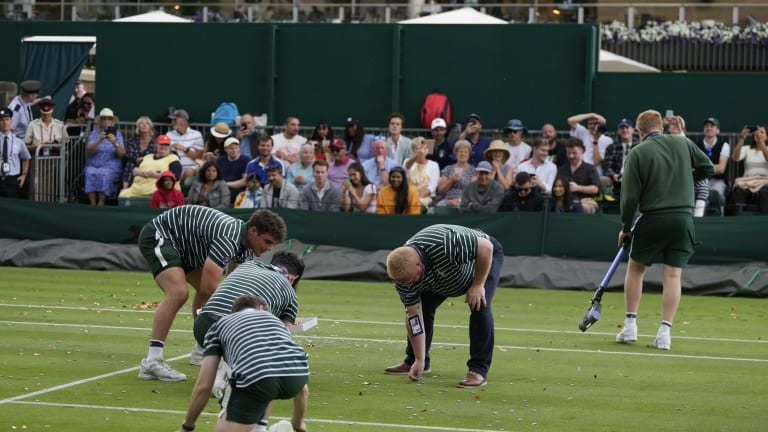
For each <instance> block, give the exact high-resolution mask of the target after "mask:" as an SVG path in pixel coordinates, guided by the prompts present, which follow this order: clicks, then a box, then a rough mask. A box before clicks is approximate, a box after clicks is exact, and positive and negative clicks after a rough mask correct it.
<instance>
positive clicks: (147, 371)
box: [139, 359, 187, 381]
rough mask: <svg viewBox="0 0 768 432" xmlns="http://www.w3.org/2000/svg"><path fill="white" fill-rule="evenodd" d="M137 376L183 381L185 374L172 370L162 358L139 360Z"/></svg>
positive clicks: (185, 377)
mask: <svg viewBox="0 0 768 432" xmlns="http://www.w3.org/2000/svg"><path fill="white" fill-rule="evenodd" d="M139 378H141V379H156V380H160V381H184V380H185V379H187V376H186V375H184V374H183V373H181V372H179V371H177V370H174V369H173V368H172V367H170V366H169V365H168V363H166V362H165V360H163V359H156V360H147V359H144V360H142V361H141V366H140V367H139Z"/></svg>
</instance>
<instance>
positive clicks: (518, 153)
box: [504, 141, 531, 168]
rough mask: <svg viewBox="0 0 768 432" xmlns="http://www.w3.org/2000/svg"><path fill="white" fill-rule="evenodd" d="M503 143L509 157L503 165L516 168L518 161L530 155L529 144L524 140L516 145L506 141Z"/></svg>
mask: <svg viewBox="0 0 768 432" xmlns="http://www.w3.org/2000/svg"><path fill="white" fill-rule="evenodd" d="M504 145H505V146H506V147H507V150H509V159H507V162H506V163H505V165H509V166H511V167H512V168H516V167H517V166H518V165H520V162H522V161H524V160H526V159H528V158H529V157H531V146H529V145H528V144H527V143H526V142H525V141H522V142H520V144H518V145H516V146H513V145H512V144H510V143H508V142H507V143H504Z"/></svg>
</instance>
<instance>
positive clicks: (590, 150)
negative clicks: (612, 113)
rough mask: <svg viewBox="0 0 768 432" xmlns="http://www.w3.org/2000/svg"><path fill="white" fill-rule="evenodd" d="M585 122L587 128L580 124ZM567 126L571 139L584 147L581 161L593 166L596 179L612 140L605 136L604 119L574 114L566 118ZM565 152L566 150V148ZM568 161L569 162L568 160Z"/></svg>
mask: <svg viewBox="0 0 768 432" xmlns="http://www.w3.org/2000/svg"><path fill="white" fill-rule="evenodd" d="M585 120H586V121H587V127H584V126H583V125H582V124H581V122H583V121H585ZM568 126H570V127H571V131H570V134H571V137H574V138H577V139H579V140H581V142H582V144H583V145H584V153H583V154H582V159H583V161H584V162H586V163H588V164H590V165H592V166H594V167H595V168H596V169H597V175H598V177H599V176H601V175H602V168H601V165H602V161H603V157H605V149H607V148H608V146H609V145H611V144H613V139H612V138H611V137H609V136H607V135H605V132H606V131H607V128H606V126H605V117H603V116H601V115H600V114H597V113H584V114H576V115H573V116H571V117H568ZM595 150H597V151H595ZM567 151H568V148H567V146H566V152H567ZM566 157H567V156H566ZM568 159H569V161H570V158H568ZM561 168H562V166H561ZM585 210H586V208H585Z"/></svg>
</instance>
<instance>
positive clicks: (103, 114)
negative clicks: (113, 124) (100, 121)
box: [99, 108, 115, 117]
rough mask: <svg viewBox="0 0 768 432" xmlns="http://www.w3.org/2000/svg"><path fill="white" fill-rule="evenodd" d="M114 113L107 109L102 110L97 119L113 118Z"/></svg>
mask: <svg viewBox="0 0 768 432" xmlns="http://www.w3.org/2000/svg"><path fill="white" fill-rule="evenodd" d="M114 116H115V113H114V112H113V111H112V110H111V109H109V108H102V109H101V111H100V112H99V117H114Z"/></svg>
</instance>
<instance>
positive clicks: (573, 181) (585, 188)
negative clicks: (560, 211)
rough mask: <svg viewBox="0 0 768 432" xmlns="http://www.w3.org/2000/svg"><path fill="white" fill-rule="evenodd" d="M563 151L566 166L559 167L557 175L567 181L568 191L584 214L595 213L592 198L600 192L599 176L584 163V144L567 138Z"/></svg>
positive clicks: (596, 206)
mask: <svg viewBox="0 0 768 432" xmlns="http://www.w3.org/2000/svg"><path fill="white" fill-rule="evenodd" d="M565 151H566V154H567V155H568V165H564V166H561V167H560V169H558V170H557V175H558V176H563V177H565V178H566V179H568V189H570V190H571V193H572V194H573V198H574V199H576V200H578V201H579V202H580V203H581V206H582V208H583V209H584V213H590V214H591V213H596V212H597V210H598V205H597V202H596V201H595V200H594V197H595V196H596V195H597V194H598V193H599V192H600V176H599V175H598V174H597V170H596V169H595V167H594V166H593V165H591V164H588V163H585V162H584V143H582V142H581V140H579V139H577V138H568V140H566V142H565Z"/></svg>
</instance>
